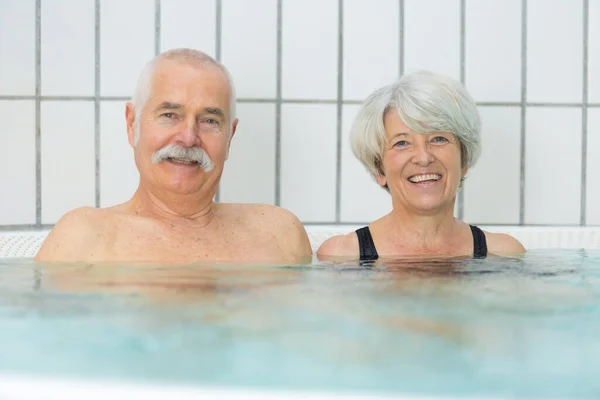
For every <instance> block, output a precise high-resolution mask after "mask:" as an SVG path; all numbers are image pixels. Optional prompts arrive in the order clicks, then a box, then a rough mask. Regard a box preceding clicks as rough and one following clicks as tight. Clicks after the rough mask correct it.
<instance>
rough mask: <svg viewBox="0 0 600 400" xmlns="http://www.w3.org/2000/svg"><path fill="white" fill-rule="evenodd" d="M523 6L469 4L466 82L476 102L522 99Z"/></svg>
mask: <svg viewBox="0 0 600 400" xmlns="http://www.w3.org/2000/svg"><path fill="white" fill-rule="evenodd" d="M521 3H522V1H521V0H485V1H481V0H468V1H467V3H466V10H465V12H466V16H465V20H466V23H465V25H466V26H465V34H466V38H465V40H466V42H465V48H466V49H465V82H466V86H467V88H468V90H469V92H470V93H471V95H472V96H473V98H474V99H475V100H476V101H489V102H511V101H520V100H521V14H522V13H521Z"/></svg>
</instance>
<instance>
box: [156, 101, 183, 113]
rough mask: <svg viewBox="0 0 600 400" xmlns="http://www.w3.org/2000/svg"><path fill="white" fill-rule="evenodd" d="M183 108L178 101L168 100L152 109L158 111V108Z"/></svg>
mask: <svg viewBox="0 0 600 400" xmlns="http://www.w3.org/2000/svg"><path fill="white" fill-rule="evenodd" d="M180 108H183V106H182V105H181V104H179V103H171V102H168V101H164V102H162V103H160V104H159V106H158V107H156V109H155V110H154V111H158V110H177V109H180Z"/></svg>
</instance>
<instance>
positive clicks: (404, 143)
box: [394, 140, 408, 147]
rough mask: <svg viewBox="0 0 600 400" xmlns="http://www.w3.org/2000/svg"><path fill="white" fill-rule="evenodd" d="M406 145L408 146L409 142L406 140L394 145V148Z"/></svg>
mask: <svg viewBox="0 0 600 400" xmlns="http://www.w3.org/2000/svg"><path fill="white" fill-rule="evenodd" d="M406 145H408V142H407V141H406V140H400V141H398V142H396V143H394V147H404V146H406Z"/></svg>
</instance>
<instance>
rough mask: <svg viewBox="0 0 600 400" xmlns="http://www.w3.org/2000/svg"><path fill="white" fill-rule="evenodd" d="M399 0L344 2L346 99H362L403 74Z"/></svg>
mask: <svg viewBox="0 0 600 400" xmlns="http://www.w3.org/2000/svg"><path fill="white" fill-rule="evenodd" d="M399 15H400V11H399V2H398V1H397V0H379V1H376V2H366V1H363V0H346V1H345V2H344V63H343V71H344V90H343V95H344V98H345V99H356V100H363V99H364V98H365V97H367V96H368V95H369V94H371V92H373V91H374V90H376V89H378V88H379V87H381V86H383V85H386V84H389V83H391V82H392V81H393V80H394V79H396V78H398V76H399V75H400V70H399V67H400V66H399V64H400V62H399V61H400V56H399V54H400V34H399V25H400V21H399V20H400V18H399Z"/></svg>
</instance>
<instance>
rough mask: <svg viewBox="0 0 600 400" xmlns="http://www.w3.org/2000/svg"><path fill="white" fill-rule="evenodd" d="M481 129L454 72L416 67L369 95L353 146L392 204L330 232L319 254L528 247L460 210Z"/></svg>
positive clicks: (481, 253) (472, 253)
mask: <svg viewBox="0 0 600 400" xmlns="http://www.w3.org/2000/svg"><path fill="white" fill-rule="evenodd" d="M479 132H480V119H479V115H478V112H477V106H476V105H475V103H474V101H473V100H472V99H471V97H470V96H469V94H468V93H467V91H466V90H465V88H464V87H463V85H461V84H460V83H459V82H456V81H454V80H452V79H450V78H447V77H444V76H440V75H437V74H434V73H431V72H426V71H418V72H414V73H411V74H407V75H405V76H403V77H401V78H400V79H399V80H398V81H396V82H395V83H393V84H391V85H389V86H385V87H383V88H381V89H379V90H377V91H375V92H374V93H373V94H371V95H370V96H369V97H368V98H367V99H366V101H365V102H364V103H363V105H362V107H361V109H360V111H359V112H358V115H357V116H356V119H355V121H354V124H353V126H352V131H351V144H352V150H353V152H354V155H355V156H356V157H357V158H358V159H359V160H360V161H361V162H362V163H363V165H364V166H365V167H366V168H367V169H368V170H369V171H370V172H371V173H372V174H373V176H374V177H375V180H376V181H377V183H378V184H379V185H380V186H382V187H383V188H384V189H386V190H387V191H388V192H389V193H390V195H391V200H392V211H391V212H390V213H389V214H387V215H385V216H384V217H382V218H380V219H378V220H376V221H375V222H373V223H371V224H370V225H368V226H365V227H363V228H360V229H358V230H356V231H355V232H351V233H349V234H347V235H340V236H334V237H332V238H330V239H328V240H327V241H325V242H324V243H323V244H322V245H321V247H320V248H319V250H318V251H317V255H318V256H319V258H321V259H323V258H326V257H327V256H352V257H357V258H358V256H360V259H362V260H375V259H377V258H378V257H398V256H463V257H464V256H467V257H475V258H483V257H486V256H488V254H494V255H499V256H508V255H517V254H521V253H523V252H524V251H525V249H524V248H523V246H522V245H521V244H520V243H519V242H518V241H517V240H516V239H514V238H513V237H511V236H508V235H505V234H499V233H489V232H484V231H482V230H481V229H479V228H478V227H476V226H472V225H469V224H467V223H465V222H463V221H460V220H458V219H456V218H455V217H454V204H455V201H456V194H457V192H458V190H459V188H460V187H461V186H462V182H463V180H464V178H465V174H466V173H467V171H468V169H469V168H471V167H472V166H473V165H474V164H475V162H476V161H477V158H478V156H479V153H480V137H479ZM367 206H368V205H367Z"/></svg>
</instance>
